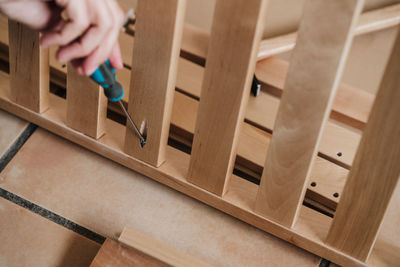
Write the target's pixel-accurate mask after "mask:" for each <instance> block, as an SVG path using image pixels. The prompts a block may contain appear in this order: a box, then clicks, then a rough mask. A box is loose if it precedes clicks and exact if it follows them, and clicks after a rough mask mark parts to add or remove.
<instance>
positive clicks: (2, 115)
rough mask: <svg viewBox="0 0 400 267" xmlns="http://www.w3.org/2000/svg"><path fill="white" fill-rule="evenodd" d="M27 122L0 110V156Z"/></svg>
mask: <svg viewBox="0 0 400 267" xmlns="http://www.w3.org/2000/svg"><path fill="white" fill-rule="evenodd" d="M26 126H28V123H27V122H26V121H24V120H21V119H20V118H18V117H15V116H14V115H11V114H9V113H7V112H5V111H3V110H0V157H1V156H2V155H3V154H4V152H6V151H7V149H8V148H9V147H10V145H12V143H14V141H15V140H16V139H17V137H18V136H19V135H20V134H21V133H22V131H23V130H24V129H25V128H26Z"/></svg>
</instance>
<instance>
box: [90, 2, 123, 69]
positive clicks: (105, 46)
mask: <svg viewBox="0 0 400 267" xmlns="http://www.w3.org/2000/svg"><path fill="white" fill-rule="evenodd" d="M104 2H105V5H106V6H107V7H108V8H107V10H109V16H110V18H111V19H112V28H111V29H110V31H109V33H108V34H107V36H106V37H105V38H104V39H103V41H102V42H101V44H100V45H99V46H98V48H96V49H95V50H94V51H93V53H91V54H90V55H88V56H87V57H86V59H85V60H84V62H83V71H84V73H85V74H86V75H90V74H92V73H93V72H94V70H95V69H96V68H97V67H98V66H99V65H100V64H102V63H103V62H104V61H106V59H107V58H109V57H110V56H112V63H111V64H112V65H113V66H114V67H115V68H122V59H121V53H120V50H119V45H118V43H117V40H118V35H119V32H120V28H121V26H122V23H123V12H122V10H121V9H120V8H119V6H118V5H117V4H116V2H115V1H114V0H112V1H111V0H105V1H104Z"/></svg>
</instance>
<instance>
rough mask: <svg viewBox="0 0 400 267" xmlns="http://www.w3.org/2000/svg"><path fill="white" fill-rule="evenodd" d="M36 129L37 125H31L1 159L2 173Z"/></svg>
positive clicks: (0, 168)
mask: <svg viewBox="0 0 400 267" xmlns="http://www.w3.org/2000/svg"><path fill="white" fill-rule="evenodd" d="M36 128H37V125H35V124H33V123H29V125H28V126H27V127H26V128H25V130H24V131H23V132H22V133H21V134H20V136H18V138H17V140H15V141H14V143H13V144H12V145H11V146H10V147H9V148H8V149H7V151H6V152H5V153H4V155H3V156H2V157H1V158H0V172H2V171H3V170H4V168H5V167H6V166H7V164H8V163H9V162H10V161H11V160H12V158H13V157H14V156H15V154H17V152H18V151H19V150H20V149H21V147H22V146H23V145H24V144H25V142H26V141H27V140H28V138H29V137H30V136H31V135H32V134H33V132H34V131H35V130H36Z"/></svg>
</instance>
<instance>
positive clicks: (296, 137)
mask: <svg viewBox="0 0 400 267" xmlns="http://www.w3.org/2000/svg"><path fill="white" fill-rule="evenodd" d="M363 2H364V1H363V0H335V1H326V0H307V1H306V3H305V7H304V15H303V20H302V22H301V25H300V29H299V37H298V40H297V45H296V48H295V50H294V52H293V55H292V59H291V64H290V68H289V71H288V77H287V80H286V85H285V89H284V92H283V95H282V99H281V103H280V106H279V111H278V114H277V118H276V123H275V126H274V133H273V135H272V140H271V143H270V146H269V151H268V155H267V159H266V162H265V167H264V171H263V174H262V178H261V184H260V188H259V191H258V194H257V200H256V206H255V210H256V212H257V213H260V214H262V215H264V216H266V217H268V218H270V219H272V220H274V221H276V222H279V223H281V224H283V225H285V226H287V227H292V225H293V224H294V222H295V220H296V217H297V214H298V211H299V207H300V205H301V204H302V200H303V198H304V193H305V189H306V187H307V184H306V183H307V178H308V176H309V174H310V171H311V168H312V164H313V161H314V159H315V157H316V154H317V148H318V144H319V140H320V138H321V134H322V129H323V127H324V124H325V122H326V120H327V119H328V115H329V112H330V110H331V105H332V101H333V98H334V95H335V91H336V89H337V87H338V83H339V82H340V78H341V76H342V72H343V68H344V65H345V61H346V57H347V54H348V51H349V48H350V45H351V40H352V33H353V31H354V26H355V24H356V22H357V20H358V17H359V14H360V12H361V9H362V6H363Z"/></svg>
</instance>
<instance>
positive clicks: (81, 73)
mask: <svg viewBox="0 0 400 267" xmlns="http://www.w3.org/2000/svg"><path fill="white" fill-rule="evenodd" d="M76 72H77V73H78V74H79V75H83V68H82V67H81V66H79V67H76Z"/></svg>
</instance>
